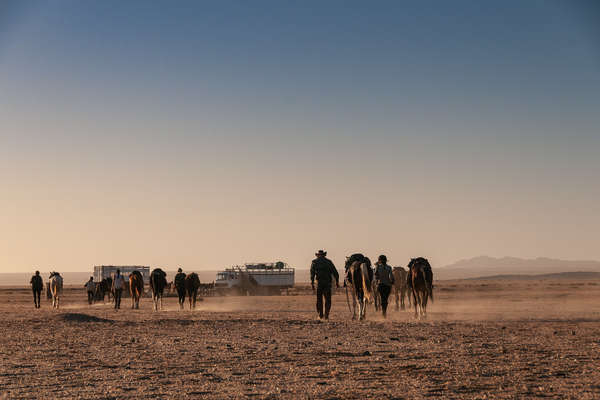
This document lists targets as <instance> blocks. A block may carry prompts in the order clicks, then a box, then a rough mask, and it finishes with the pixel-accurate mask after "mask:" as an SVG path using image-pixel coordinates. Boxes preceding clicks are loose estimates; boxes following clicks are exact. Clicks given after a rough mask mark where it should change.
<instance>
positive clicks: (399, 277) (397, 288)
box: [392, 267, 410, 311]
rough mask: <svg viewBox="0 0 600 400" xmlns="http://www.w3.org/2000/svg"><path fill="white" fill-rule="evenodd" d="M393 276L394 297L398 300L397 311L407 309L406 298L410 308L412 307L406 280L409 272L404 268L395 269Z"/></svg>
mask: <svg viewBox="0 0 600 400" xmlns="http://www.w3.org/2000/svg"><path fill="white" fill-rule="evenodd" d="M392 274H393V275H394V286H392V290H393V291H394V297H395V298H396V311H398V310H400V309H402V310H404V309H405V308H406V306H405V302H404V298H405V297H406V299H407V300H408V306H409V307H410V294H409V293H408V285H407V284H406V280H407V279H408V272H406V270H405V269H404V268H402V267H394V269H393V271H392Z"/></svg>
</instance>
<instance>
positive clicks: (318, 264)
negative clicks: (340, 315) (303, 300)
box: [310, 250, 340, 319]
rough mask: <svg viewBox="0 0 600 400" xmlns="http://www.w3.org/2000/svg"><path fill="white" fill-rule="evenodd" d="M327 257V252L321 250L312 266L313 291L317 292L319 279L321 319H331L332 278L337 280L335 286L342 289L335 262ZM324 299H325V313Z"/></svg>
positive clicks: (318, 298)
mask: <svg viewBox="0 0 600 400" xmlns="http://www.w3.org/2000/svg"><path fill="white" fill-rule="evenodd" d="M326 255H327V252H326V251H323V250H319V251H318V252H317V253H315V256H317V258H315V259H314V260H313V261H312V263H311V265H310V282H311V286H312V290H313V291H314V290H315V278H316V279H317V313H318V314H319V319H323V318H325V319H329V311H330V310H331V284H332V278H335V286H336V287H338V288H339V287H340V276H339V274H338V271H337V269H336V268H335V265H333V262H331V260H330V259H328V258H326V257H325V256H326ZM323 298H325V311H323Z"/></svg>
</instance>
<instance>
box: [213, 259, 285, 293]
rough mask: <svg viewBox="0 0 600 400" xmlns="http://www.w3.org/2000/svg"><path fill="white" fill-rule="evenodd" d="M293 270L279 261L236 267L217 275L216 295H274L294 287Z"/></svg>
mask: <svg viewBox="0 0 600 400" xmlns="http://www.w3.org/2000/svg"><path fill="white" fill-rule="evenodd" d="M294 277H295V270H294V268H291V267H289V266H288V265H287V264H286V263H283V262H281V261H278V262H275V263H256V264H244V265H241V266H240V265H237V266H233V267H231V268H226V269H225V270H223V271H221V272H218V273H217V279H216V280H215V290H216V291H217V292H218V293H223V294H224V293H235V292H237V293H240V294H274V293H280V292H281V289H289V288H291V287H293V286H294Z"/></svg>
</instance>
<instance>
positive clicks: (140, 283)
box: [129, 271, 144, 309]
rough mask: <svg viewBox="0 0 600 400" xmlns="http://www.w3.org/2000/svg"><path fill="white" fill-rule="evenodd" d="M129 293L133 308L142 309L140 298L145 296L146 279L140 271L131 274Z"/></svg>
mask: <svg viewBox="0 0 600 400" xmlns="http://www.w3.org/2000/svg"><path fill="white" fill-rule="evenodd" d="M129 293H131V308H132V309H133V308H136V309H137V308H140V297H142V294H144V279H143V278H142V274H141V273H140V271H133V272H132V273H130V274H129Z"/></svg>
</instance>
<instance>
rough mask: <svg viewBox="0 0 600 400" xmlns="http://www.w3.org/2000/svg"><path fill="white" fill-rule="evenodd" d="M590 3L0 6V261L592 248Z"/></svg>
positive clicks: (599, 83)
mask: <svg viewBox="0 0 600 400" xmlns="http://www.w3.org/2000/svg"><path fill="white" fill-rule="evenodd" d="M599 72H600V5H599V4H598V3H597V2H595V1H571V2H566V1H541V0H540V1H536V0H532V1H527V2H523V1H502V2H481V1H453V2H446V1H428V2H423V1H411V2H408V1H389V2H388V1H377V2H358V1H357V2H354V1H333V0H332V1H327V2H322V1H315V2H313V1H303V2H281V1H254V2H247V1H228V0H224V1H205V2H204V1H177V2H170V1H153V2H147V1H127V2H122V1H110V0H109V1H91V0H85V1H75V0H73V1H67V0H59V1H53V2H47V1H30V0H25V1H13V0H7V1H3V2H1V3H0V184H1V187H2V190H1V192H0V221H1V224H0V272H28V271H32V270H34V269H40V270H42V271H48V270H50V269H57V270H60V271H87V270H91V269H92V266H93V265H100V264H115V265H129V264H135V265H140V264H143V265H151V266H162V267H165V268H167V269H169V270H173V269H175V268H176V267H177V266H182V267H183V268H184V269H188V270H192V269H196V270H202V269H206V270H214V269H220V268H223V267H226V266H230V265H232V264H240V263H244V262H255V261H275V260H283V261H286V262H288V263H289V264H290V265H292V266H294V267H296V268H308V267H309V265H310V261H311V259H312V258H314V253H315V251H316V250H318V249H325V250H327V251H328V252H329V256H330V258H331V259H332V260H333V261H334V263H336V265H338V267H341V265H342V264H343V261H344V257H345V256H346V255H349V254H351V253H354V252H363V253H365V254H367V255H369V256H370V257H371V258H377V256H378V255H379V254H386V255H387V256H388V259H389V261H390V264H392V265H406V263H407V262H408V261H409V259H410V257H417V256H424V257H427V258H429V259H430V261H431V263H432V265H433V266H434V267H439V266H443V265H446V264H450V263H452V262H454V261H456V260H458V259H463V258H469V257H472V256H477V255H483V254H485V255H489V256H515V257H526V258H534V257H539V256H545V257H554V258H564V259H597V260H600V246H599V245H598V239H599V238H600V200H599V199H600V185H599V182H598V178H599V176H600V157H598V154H599V153H600V78H599V77H600V74H599Z"/></svg>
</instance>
